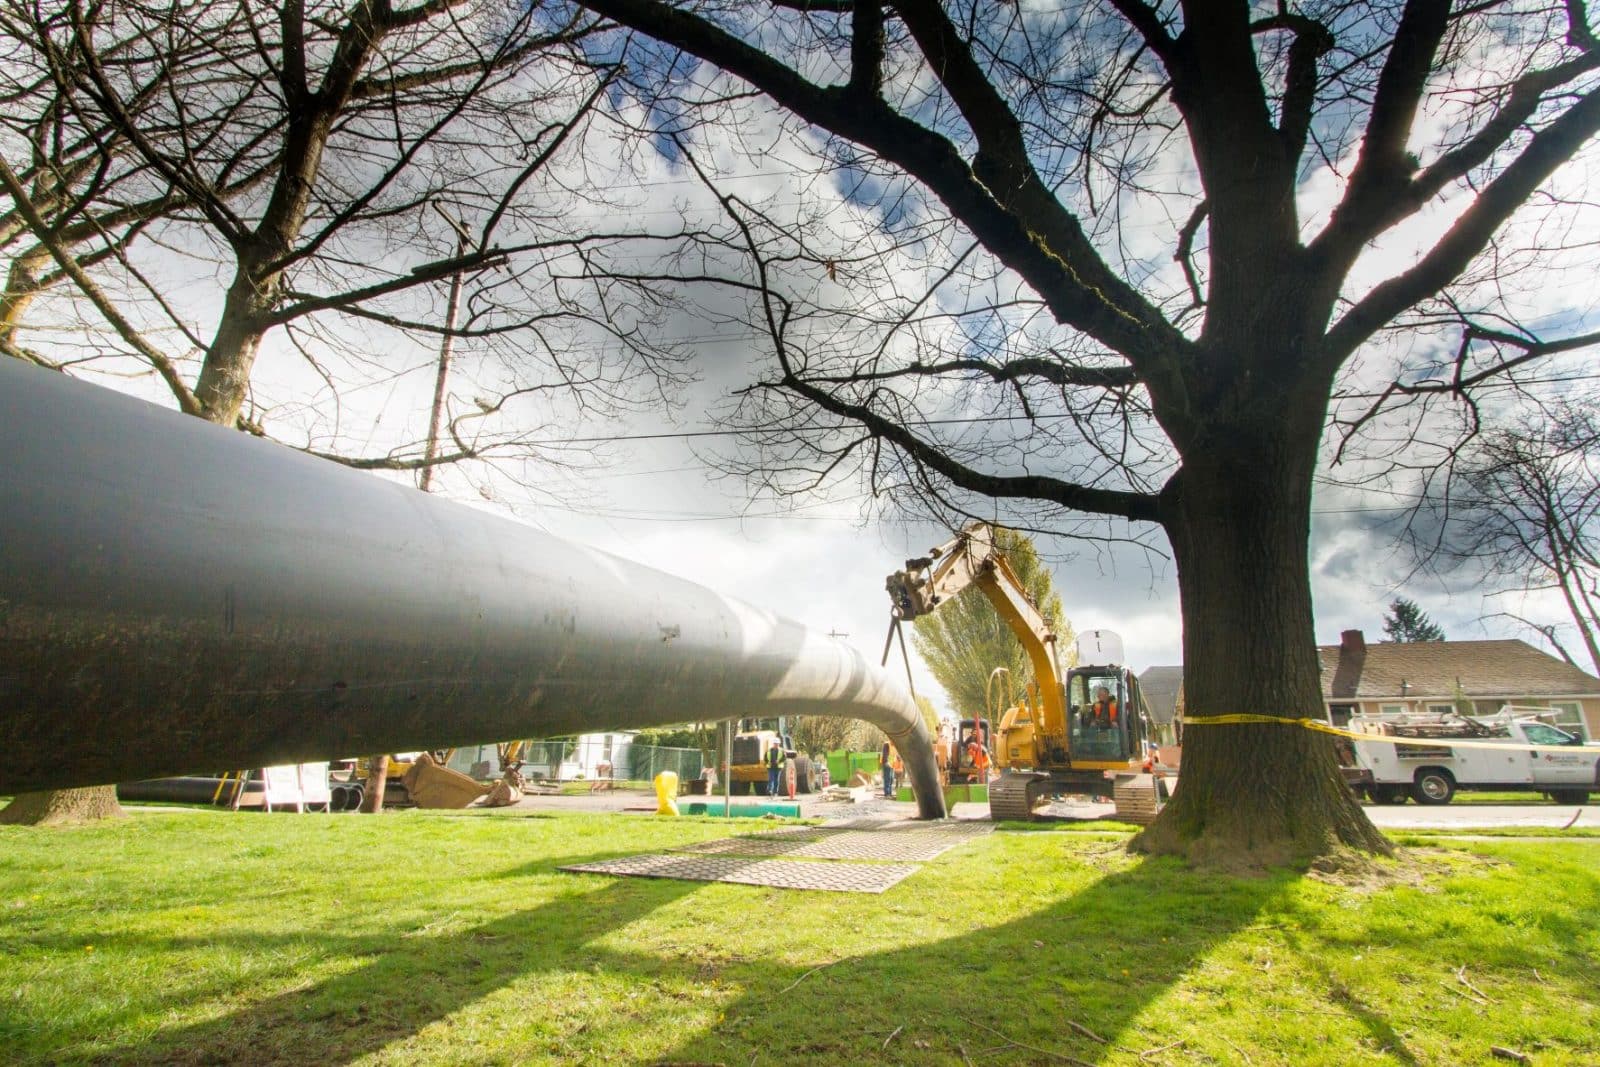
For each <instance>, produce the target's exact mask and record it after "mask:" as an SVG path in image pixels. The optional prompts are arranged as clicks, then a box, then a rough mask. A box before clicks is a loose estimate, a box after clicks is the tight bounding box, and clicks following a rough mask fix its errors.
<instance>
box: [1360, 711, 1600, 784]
mask: <svg viewBox="0 0 1600 1067" xmlns="http://www.w3.org/2000/svg"><path fill="white" fill-rule="evenodd" d="M1349 729H1350V730H1351V731H1352V732H1353V733H1359V734H1370V735H1371V736H1373V737H1374V738H1379V737H1396V738H1406V739H1407V740H1409V741H1413V742H1415V741H1428V742H1430V743H1429V744H1425V745H1424V744H1394V743H1392V742H1388V741H1376V740H1374V741H1353V742H1351V744H1350V750H1351V754H1352V755H1353V756H1354V769H1355V770H1356V771H1357V776H1356V777H1355V782H1356V784H1357V785H1358V786H1359V788H1361V789H1363V790H1364V791H1365V792H1366V794H1367V796H1368V797H1369V798H1371V799H1372V800H1373V802H1375V803H1378V804H1403V803H1405V800H1406V797H1408V796H1409V797H1411V798H1412V799H1413V800H1415V801H1416V802H1417V803H1418V804H1448V803H1450V801H1451V799H1452V798H1454V796H1455V795H1456V792H1457V791H1458V790H1461V789H1492V790H1495V791H1497V792H1536V793H1544V794H1546V795H1547V796H1549V797H1550V799H1551V800H1554V801H1555V802H1556V803H1558V804H1587V803H1588V802H1589V795H1590V793H1591V792H1600V744H1592V743H1591V744H1585V743H1584V741H1583V739H1582V738H1579V737H1575V736H1573V735H1572V734H1569V733H1567V732H1566V731H1565V730H1561V729H1558V728H1557V727H1554V726H1551V725H1550V724H1549V723H1545V722H1540V721H1539V720H1538V719H1536V718H1533V717H1531V716H1527V715H1519V714H1518V713H1517V712H1516V711H1514V710H1512V709H1509V708H1508V709H1505V710H1503V711H1501V712H1499V713H1498V714H1495V715H1492V716H1484V717H1473V716H1462V715H1455V714H1426V715H1420V714H1410V715H1398V716H1381V715H1357V716H1356V717H1354V718H1352V719H1351V720H1350V726H1349ZM1452 741H1466V742H1497V743H1499V745H1500V747H1495V748H1476V747H1473V746H1471V745H1470V744H1469V745H1452V744H1451V743H1450V742H1452ZM1431 742H1437V743H1436V744H1435V743H1431ZM1524 745H1526V746H1538V747H1527V748H1524V747H1522V746H1524ZM1350 777H1351V776H1348V775H1347V780H1348V779H1349V778H1350Z"/></svg>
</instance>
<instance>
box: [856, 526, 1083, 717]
mask: <svg viewBox="0 0 1600 1067" xmlns="http://www.w3.org/2000/svg"><path fill="white" fill-rule="evenodd" d="M886 585H887V587H888V590H889V597H890V599H891V600H892V601H893V603H894V613H895V617H896V618H897V619H899V620H901V621H902V622H910V621H911V620H913V619H916V618H919V617H921V616H923V615H926V614H928V613H929V612H931V611H934V610H935V609H937V608H938V606H939V605H940V604H942V603H943V602H944V601H946V600H948V599H950V598H951V597H953V596H955V595H956V594H957V593H959V592H961V591H962V590H963V589H966V588H967V587H968V586H974V585H975V586H977V587H978V588H979V589H980V590H982V591H983V595H984V596H985V597H986V598H987V599H988V601H989V603H990V604H992V605H994V609H995V611H997V612H998V613H999V614H1000V618H1001V619H1003V620H1004V621H1005V624H1006V625H1007V626H1008V627H1009V628H1010V629H1011V632H1012V633H1013V634H1015V635H1016V637H1017V640H1018V641H1020V642H1022V647H1023V649H1024V650H1025V651H1026V652H1027V654H1028V662H1029V664H1030V665H1031V666H1032V667H1033V675H1034V679H1035V680H1036V682H1037V683H1038V688H1039V695H1040V704H1041V719H1042V721H1041V723H1040V724H1039V725H1040V728H1041V730H1042V731H1043V732H1044V733H1046V734H1051V735H1059V734H1064V733H1065V732H1066V723H1067V715H1066V703H1065V699H1064V697H1063V696H1062V691H1061V668H1060V664H1059V663H1058V661H1057V658H1056V633H1055V629H1054V628H1053V627H1052V626H1051V625H1050V621H1049V620H1048V619H1046V618H1045V617H1044V614H1043V613H1042V612H1040V611H1039V606H1038V605H1037V604H1035V603H1034V602H1033V600H1032V598H1030V597H1029V596H1028V594H1027V591H1026V590H1025V589H1024V588H1023V587H1022V581H1021V579H1019V578H1018V577H1017V574H1016V572H1015V571H1013V570H1012V569H1011V564H1009V563H1008V562H1006V558H1005V556H1004V555H1002V554H1001V553H1000V552H999V551H998V550H997V549H996V548H995V546H994V528H993V527H992V526H990V525H989V524H988V523H986V522H971V523H968V524H967V525H966V526H965V527H963V528H962V530H961V532H960V533H958V534H956V536H955V537H953V538H951V539H950V540H949V541H947V542H945V543H944V544H942V545H940V546H939V547H938V548H935V549H933V550H931V551H930V552H929V553H928V555H926V556H923V557H919V558H917V559H908V560H906V566H905V570H901V571H896V572H894V573H893V574H891V575H889V578H888V580H887V582H886Z"/></svg>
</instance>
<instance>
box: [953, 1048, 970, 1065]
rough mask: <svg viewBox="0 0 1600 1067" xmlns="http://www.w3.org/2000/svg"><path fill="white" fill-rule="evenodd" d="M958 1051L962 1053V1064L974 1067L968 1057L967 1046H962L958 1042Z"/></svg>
mask: <svg viewBox="0 0 1600 1067" xmlns="http://www.w3.org/2000/svg"><path fill="white" fill-rule="evenodd" d="M956 1051H957V1052H959V1053H961V1062H962V1063H964V1064H966V1065H967V1067H972V1060H971V1058H970V1057H968V1056H967V1046H965V1045H963V1044H961V1043H960V1042H957V1043H956Z"/></svg>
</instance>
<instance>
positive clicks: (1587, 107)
mask: <svg viewBox="0 0 1600 1067" xmlns="http://www.w3.org/2000/svg"><path fill="white" fill-rule="evenodd" d="M1596 132H1600V93H1593V94H1590V95H1588V96H1585V97H1584V98H1582V99H1581V100H1579V101H1578V102H1577V103H1576V104H1574V105H1573V106H1572V107H1571V108H1569V109H1568V110H1567V111H1566V112H1565V113H1563V114H1562V115H1560V116H1559V117H1558V118H1556V119H1555V120H1554V121H1553V122H1551V123H1550V124H1549V125H1548V126H1546V127H1545V128H1544V129H1542V130H1540V131H1539V132H1538V133H1536V134H1534V135H1533V137H1532V138H1531V139H1530V141H1529V143H1528V145H1527V146H1526V147H1525V148H1524V149H1523V150H1522V152H1521V154H1520V155H1518V156H1517V158H1516V159H1514V160H1513V161H1512V162H1511V163H1510V164H1509V165H1507V167H1506V168H1505V170H1503V171H1502V172H1501V173H1500V174H1499V176H1497V177H1496V178H1495V179H1494V180H1493V181H1491V182H1490V183H1489V184H1488V185H1487V186H1485V187H1484V188H1483V190H1482V191H1481V192H1480V193H1479V194H1478V196H1477V199H1475V200H1474V201H1473V202H1472V204H1471V206H1469V207H1468V208H1467V209H1466V210H1465V211H1464V212H1462V213H1461V216H1460V217H1459V218H1457V219H1456V221H1455V224H1454V225H1453V226H1451V227H1450V229H1449V230H1448V231H1447V232H1446V233H1445V235H1444V236H1443V237H1441V238H1440V239H1439V241H1438V243H1437V244H1435V245H1434V246H1433V248H1432V249H1430V250H1429V251H1428V253H1427V254H1426V255H1424V256H1423V257H1422V259H1421V260H1420V261H1418V262H1417V263H1416V264H1415V265H1414V266H1413V267H1411V269H1410V270H1407V271H1405V272H1403V273H1401V274H1398V275H1396V276H1394V277H1392V278H1390V279H1389V280H1388V281H1385V282H1382V283H1380V284H1379V285H1377V286H1376V287H1375V288H1373V289H1372V291H1371V292H1369V293H1368V294H1367V295H1366V296H1365V297H1364V298H1362V300H1361V301H1360V302H1359V303H1357V304H1356V305H1355V306H1354V307H1353V308H1351V309H1350V310H1349V311H1348V312H1346V313H1345V315H1344V316H1343V318H1341V319H1340V320H1339V321H1338V323H1336V324H1335V325H1334V327H1333V328H1332V329H1331V330H1330V331H1329V332H1328V338H1327V343H1326V345H1325V356H1324V358H1326V359H1328V360H1330V361H1332V365H1334V366H1337V365H1338V364H1339V363H1342V362H1343V361H1344V359H1345V358H1346V357H1348V356H1349V354H1350V353H1351V352H1354V351H1355V349H1356V347H1357V346H1359V345H1360V344H1362V343H1363V342H1365V341H1366V340H1367V338H1369V337H1371V336H1372V334H1373V333H1374V332H1375V331H1376V330H1377V329H1378V328H1379V327H1380V326H1382V325H1383V324H1384V323H1386V322H1388V321H1389V320H1390V319H1393V318H1394V317H1395V316H1396V315H1398V314H1400V313H1401V312H1402V311H1404V310H1405V309H1406V308H1409V307H1411V306H1412V305H1413V304H1415V303H1416V302H1417V301H1419V300H1422V299H1423V298H1425V297H1427V296H1428V295H1430V294H1432V293H1435V292H1438V291H1439V290H1440V289H1442V288H1444V286H1446V285H1448V284H1449V283H1450V282H1451V281H1453V280H1454V279H1455V278H1456V277H1457V276H1459V275H1460V273H1461V272H1462V271H1464V270H1465V269H1466V268H1467V266H1468V265H1469V264H1470V263H1471V262H1472V259H1473V258H1474V257H1475V256H1476V255H1477V254H1478V253H1479V252H1481V251H1483V249H1484V248H1485V247H1487V246H1488V243H1489V241H1490V239H1491V238H1492V237H1493V236H1494V234H1495V232H1496V231H1497V230H1498V229H1499V228H1500V227H1501V226H1502V225H1504V224H1505V222H1506V221H1507V220H1508V219H1510V218H1511V216H1512V215H1513V214H1514V213H1515V212H1516V210H1517V209H1518V208H1519V207H1521V206H1522V204H1523V203H1524V201H1526V200H1527V198H1528V197H1529V196H1531V195H1532V194H1533V192H1534V191H1535V190H1536V189H1538V187H1539V186H1540V185H1541V184H1542V183H1543V182H1544V181H1545V180H1546V179H1547V178H1549V177H1550V175H1551V174H1553V173H1554V172H1555V170H1556V168H1557V167H1559V166H1560V165H1561V164H1562V163H1564V162H1566V160H1567V159H1569V158H1570V157H1571V156H1572V154H1573V153H1575V152H1576V151H1577V150H1578V149H1579V148H1580V147H1581V146H1582V145H1583V144H1584V142H1586V141H1588V140H1589V139H1590V138H1591V137H1593V136H1594V135H1595V133H1596ZM1331 225H1332V224H1331V223H1330V226H1331Z"/></svg>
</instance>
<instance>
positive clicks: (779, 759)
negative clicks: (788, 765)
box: [767, 742, 785, 797]
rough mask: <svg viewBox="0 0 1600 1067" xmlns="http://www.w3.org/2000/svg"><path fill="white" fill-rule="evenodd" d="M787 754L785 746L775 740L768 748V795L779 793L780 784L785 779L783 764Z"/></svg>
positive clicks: (773, 795) (772, 795)
mask: <svg viewBox="0 0 1600 1067" xmlns="http://www.w3.org/2000/svg"><path fill="white" fill-rule="evenodd" d="M784 760H785V756H784V752H783V746H782V745H780V744H778V743H777V742H773V745H772V747H771V748H769V749H767V796H769V797H775V796H777V795H778V784H779V783H780V782H782V781H783V764H784Z"/></svg>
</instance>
